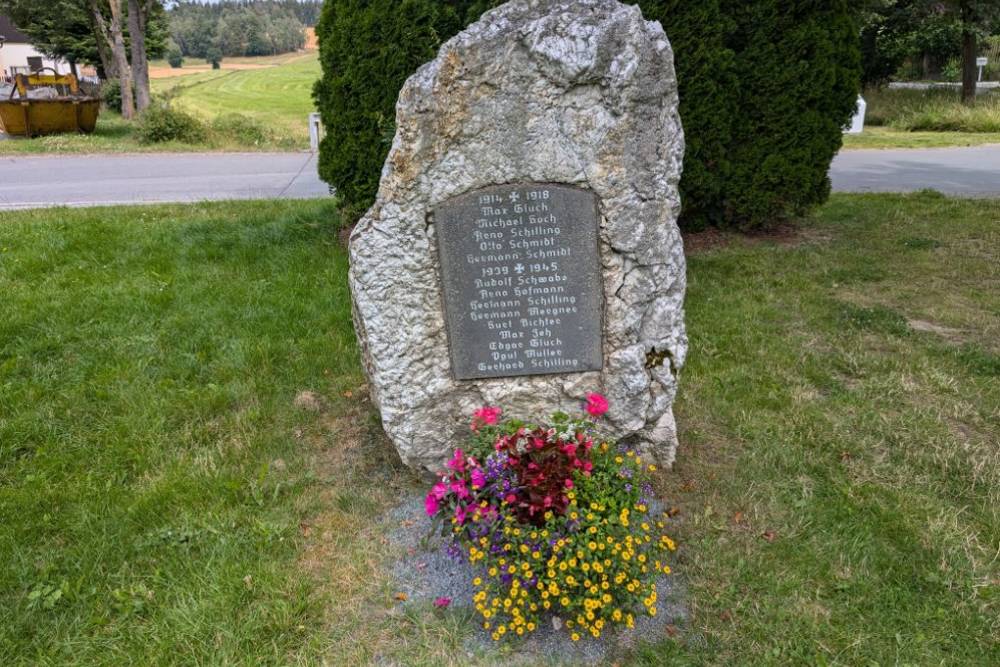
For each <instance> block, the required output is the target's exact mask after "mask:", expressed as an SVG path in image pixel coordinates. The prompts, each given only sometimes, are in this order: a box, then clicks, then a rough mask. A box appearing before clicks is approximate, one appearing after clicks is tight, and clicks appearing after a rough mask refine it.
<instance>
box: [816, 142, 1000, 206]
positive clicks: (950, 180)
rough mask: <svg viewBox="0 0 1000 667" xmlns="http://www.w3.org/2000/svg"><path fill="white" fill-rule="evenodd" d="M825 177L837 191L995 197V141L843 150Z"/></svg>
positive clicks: (999, 190)
mask: <svg viewBox="0 0 1000 667" xmlns="http://www.w3.org/2000/svg"><path fill="white" fill-rule="evenodd" d="M830 177H831V180H832V181H833V189H834V190H836V191H839V192H913V191H915V190H925V189H931V190H937V191H939V192H943V193H944V194H948V195H956V196H962V197H990V196H1000V145H991V146H975V147H971V148H921V149H916V148H911V149H894V150H875V149H871V150H869V149H865V150H849V151H843V152H841V153H840V155H838V156H837V157H836V158H835V159H834V161H833V167H832V168H831V169H830Z"/></svg>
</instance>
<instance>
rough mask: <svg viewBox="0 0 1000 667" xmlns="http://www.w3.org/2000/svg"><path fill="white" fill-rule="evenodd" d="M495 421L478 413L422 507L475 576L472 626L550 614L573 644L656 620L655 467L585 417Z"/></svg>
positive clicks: (521, 627) (665, 545)
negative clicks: (464, 446)
mask: <svg viewBox="0 0 1000 667" xmlns="http://www.w3.org/2000/svg"><path fill="white" fill-rule="evenodd" d="M592 398H597V399H600V401H601V402H602V403H603V406H604V409H606V406H607V404H606V402H603V398H601V397H600V396H598V395H596V394H595V395H592ZM597 412H599V411H594V412H592V414H595V415H596V413H597ZM498 415H499V409H498V408H482V409H480V410H479V411H477V414H476V421H475V422H474V423H473V429H474V430H473V434H474V435H473V441H472V443H471V451H470V453H469V455H467V454H466V453H465V452H463V451H462V450H461V449H459V450H457V451H456V452H455V456H454V458H452V460H451V461H450V462H449V463H448V471H447V472H446V473H445V474H444V475H443V476H442V477H441V480H440V481H439V482H438V483H437V484H435V485H434V487H433V488H432V489H431V491H430V493H428V494H427V498H426V501H425V505H426V510H427V514H428V515H429V516H431V517H432V518H433V519H434V520H435V522H436V524H437V526H438V527H439V529H440V531H441V533H442V534H443V535H444V537H445V542H446V545H447V550H448V552H449V553H450V554H451V555H452V556H454V557H456V558H461V559H466V560H467V561H468V562H469V564H470V565H471V566H472V568H473V569H474V571H475V575H476V576H475V578H474V579H473V581H472V583H473V586H474V587H475V588H476V593H475V594H474V595H473V598H472V603H473V604H474V605H475V608H476V611H477V612H478V613H479V615H480V617H481V618H482V627H483V628H484V629H485V630H487V631H488V632H490V633H491V636H492V637H493V639H494V640H500V639H502V638H504V637H505V636H511V637H513V636H523V635H526V634H531V633H532V632H534V631H535V630H536V629H537V628H540V627H543V623H544V622H545V619H544V617H546V616H557V617H559V618H560V619H562V620H563V623H562V627H564V628H565V630H566V632H567V633H568V634H569V635H570V637H571V639H573V640H574V641H576V640H579V639H581V638H583V637H587V635H589V636H591V637H594V638H595V639H596V638H598V637H600V636H601V634H602V632H604V631H605V628H608V629H610V628H611V627H613V626H615V625H621V626H625V627H628V628H631V627H633V626H634V623H635V619H636V616H637V615H639V614H643V613H646V614H650V615H654V616H655V615H656V613H657V611H658V610H657V597H658V596H657V590H656V579H657V578H659V577H661V576H663V575H664V574H669V573H670V567H669V565H668V564H667V561H668V559H669V554H670V552H671V551H673V550H674V549H675V546H674V543H673V541H672V540H671V539H670V537H669V536H667V535H665V534H663V528H664V520H663V519H662V518H659V519H657V518H653V516H650V515H651V514H652V511H651V504H652V502H653V499H652V492H653V490H652V487H651V486H650V484H649V481H648V477H647V473H648V472H651V471H652V470H654V469H655V468H654V467H653V466H648V467H647V466H646V465H645V464H643V463H642V460H641V459H640V457H639V456H638V454H637V453H636V452H634V451H631V450H629V449H628V448H627V447H625V446H624V445H617V444H615V443H614V442H613V441H611V440H609V439H607V438H601V437H600V435H599V434H598V431H597V428H596V426H595V425H594V424H593V423H592V422H590V421H588V420H587V419H586V418H584V417H580V418H575V419H574V418H570V417H569V416H568V415H566V414H561V413H557V414H554V415H552V418H551V423H550V424H549V425H540V424H526V423H524V422H521V421H519V420H515V419H511V420H506V421H504V422H502V423H497V419H498Z"/></svg>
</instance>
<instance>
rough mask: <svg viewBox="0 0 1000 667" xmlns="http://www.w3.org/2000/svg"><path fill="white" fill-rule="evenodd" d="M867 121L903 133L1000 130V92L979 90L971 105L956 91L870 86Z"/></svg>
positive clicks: (867, 98) (866, 95)
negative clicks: (976, 98) (978, 95)
mask: <svg viewBox="0 0 1000 667" xmlns="http://www.w3.org/2000/svg"><path fill="white" fill-rule="evenodd" d="M865 100H866V101H867V102H868V121H867V122H868V123H869V124H872V125H875V126H879V125H883V126H888V127H891V128H893V129H896V130H905V131H907V132H967V133H979V134H982V133H991V132H1000V94H997V93H995V92H990V93H983V94H982V95H980V97H979V99H978V100H977V101H976V105H975V106H973V107H970V106H967V105H964V104H962V100H961V95H960V93H959V91H957V90H955V89H952V88H939V89H931V90H891V89H877V88H874V89H870V90H868V91H866V93H865Z"/></svg>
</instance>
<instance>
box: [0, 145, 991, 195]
mask: <svg viewBox="0 0 1000 667" xmlns="http://www.w3.org/2000/svg"><path fill="white" fill-rule="evenodd" d="M831 177H832V179H833V187H834V189H835V190H838V191H841V192H909V191H913V190H920V189H923V188H933V189H936V190H940V191H941V192H944V193H947V194H953V195H962V196H988V195H994V196H1000V146H977V147H974V148H933V149H912V150H852V151H844V152H843V153H841V154H840V155H838V156H837V158H836V160H834V163H833V168H832V169H831ZM328 194H329V192H328V190H327V187H326V185H325V184H324V183H322V182H321V181H320V180H319V178H318V177H317V176H316V159H315V156H314V155H312V154H309V153H199V154H192V153H187V154H163V153H160V154H154V155H79V156H77V155H61V156H55V155H46V156H34V157H21V156H5V157H0V210H4V209H8V210H9V209H22V208H36V207H43V206H60V205H63V206H92V205H98V204H134V203H152V202H191V201H202V200H209V199H255V198H271V197H284V198H289V199H296V198H308V197H323V196H326V195H328Z"/></svg>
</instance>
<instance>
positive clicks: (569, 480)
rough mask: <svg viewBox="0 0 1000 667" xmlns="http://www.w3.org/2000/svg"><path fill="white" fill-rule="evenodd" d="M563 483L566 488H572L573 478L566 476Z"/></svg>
mask: <svg viewBox="0 0 1000 667" xmlns="http://www.w3.org/2000/svg"><path fill="white" fill-rule="evenodd" d="M565 484H566V488H567V489H572V488H573V480H571V479H569V478H568V477H567V478H566V482H565Z"/></svg>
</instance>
